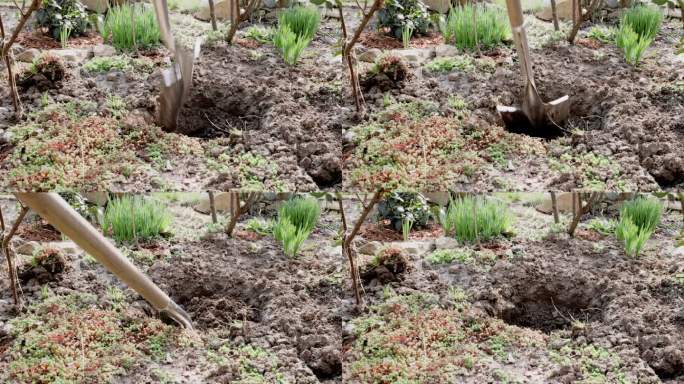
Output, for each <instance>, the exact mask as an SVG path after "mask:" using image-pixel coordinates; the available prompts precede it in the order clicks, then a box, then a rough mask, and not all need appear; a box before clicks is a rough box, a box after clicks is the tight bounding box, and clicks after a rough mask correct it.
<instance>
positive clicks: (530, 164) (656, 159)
mask: <svg viewBox="0 0 684 384" xmlns="http://www.w3.org/2000/svg"><path fill="white" fill-rule="evenodd" d="M10 3H11V2H10ZM191 3H192V2H185V1H184V2H182V3H181V4H179V3H178V2H175V3H173V2H172V4H171V5H172V10H171V11H170V17H171V29H172V31H173V32H174V36H177V37H179V43H178V44H179V47H180V46H183V47H185V48H187V49H189V50H192V47H193V44H194V41H195V39H203V40H204V41H205V42H207V44H203V45H202V47H201V49H200V51H199V53H198V56H197V58H196V59H195V62H194V64H195V65H194V71H193V81H192V87H191V88H190V90H189V92H188V95H187V96H188V99H187V102H186V103H185V105H183V106H182V108H180V111H179V116H178V124H177V126H176V127H175V128H171V127H167V128H166V129H169V130H172V129H175V130H176V131H175V132H173V133H176V134H182V135H185V136H189V137H190V139H191V141H194V142H195V143H196V146H197V147H201V154H200V155H199V157H197V156H195V155H197V152H194V151H188V152H186V153H184V154H180V155H181V156H180V158H178V160H179V161H178V162H176V161H170V162H167V161H166V160H168V159H163V158H162V159H159V158H158V156H148V155H147V154H146V153H145V152H144V151H140V152H139V153H138V152H137V151H136V157H138V155H139V156H141V157H149V158H150V160H152V161H144V160H143V161H142V162H134V164H133V165H132V168H134V169H131V170H130V174H132V175H135V176H134V177H120V178H118V180H117V183H113V184H112V183H109V184H107V185H115V186H116V187H122V188H124V189H127V190H139V189H140V188H143V187H144V188H143V189H145V190H155V189H156V188H157V187H161V188H167V187H168V188H177V189H179V190H186V189H207V188H212V189H228V188H264V189H268V190H270V191H278V190H280V191H292V190H301V191H312V190H316V189H327V188H332V187H336V186H342V185H344V186H345V189H359V190H362V191H369V190H373V189H374V188H375V187H376V186H377V185H379V184H383V183H386V184H387V186H389V187H394V186H397V187H399V186H401V187H411V189H413V190H415V191H419V190H442V189H445V188H449V189H455V190H467V191H482V190H549V189H554V190H572V189H577V188H583V189H610V190H624V191H630V190H637V189H638V190H644V191H652V190H658V189H668V190H669V189H673V190H676V189H677V188H678V187H679V185H680V184H681V180H683V175H684V166H683V165H682V163H681V162H680V161H678V159H679V157H678V156H677V155H678V152H677V151H676V150H675V149H676V148H677V145H671V144H670V143H679V142H681V137H680V136H679V135H678V132H679V121H680V119H679V117H680V116H681V114H682V103H681V98H680V97H679V95H680V94H681V93H678V91H677V84H679V83H681V82H682V81H684V79H682V78H681V74H680V71H678V70H677V69H678V68H679V61H680V59H679V58H678V56H677V55H678V53H677V52H678V50H679V48H678V45H679V44H680V41H681V39H682V37H681V36H680V34H681V22H680V20H679V19H678V18H675V17H673V16H678V13H676V12H675V13H673V12H672V10H667V11H666V10H665V9H664V8H662V7H661V8H657V7H655V6H653V5H652V4H648V5H647V6H642V5H639V7H635V8H634V9H632V8H631V7H624V8H622V7H618V8H617V9H613V8H609V7H608V5H612V4H608V5H606V4H600V6H596V7H594V6H593V5H592V4H590V5H592V7H589V8H592V9H591V12H587V13H585V16H586V18H587V20H583V22H581V23H575V25H577V28H578V33H577V36H578V38H577V39H573V43H568V42H566V41H567V40H566V39H564V38H563V37H566V35H567V34H568V28H569V27H570V25H569V24H571V23H570V22H569V21H568V20H564V15H563V12H564V9H562V6H565V5H562V4H561V5H559V6H558V8H559V9H557V13H558V14H560V16H561V21H560V26H559V28H555V27H554V25H553V21H552V20H551V18H550V17H548V15H547V13H548V12H550V10H549V9H548V7H547V5H545V4H542V2H538V1H533V2H532V1H525V2H524V3H523V4H522V5H523V9H525V12H524V25H525V29H526V34H527V36H528V40H529V45H530V56H531V59H532V61H533V63H534V71H535V82H536V85H537V88H538V90H539V92H540V95H541V96H542V99H544V100H550V99H553V98H555V97H557V96H561V95H565V94H567V95H569V96H570V97H571V99H572V101H573V102H572V107H571V111H570V116H569V118H568V120H567V121H565V122H562V123H561V124H558V125H559V126H560V128H559V129H558V137H553V138H536V137H527V136H526V135H525V133H526V131H524V130H523V131H522V132H521V133H517V134H509V133H510V132H507V129H506V128H507V127H506V126H505V125H504V123H503V120H502V119H501V116H500V114H499V113H498V112H497V106H504V105H505V106H513V105H519V104H520V102H521V95H523V94H524V88H523V84H522V81H521V80H522V78H521V73H520V70H519V68H518V64H519V60H518V59H517V54H516V53H515V49H514V44H512V41H511V36H510V33H509V31H508V30H507V29H508V21H507V20H506V19H505V17H504V18H503V19H501V20H499V19H500V15H504V16H505V9H504V8H505V7H504V5H505V4H503V3H501V2H495V3H496V4H487V5H485V6H483V5H482V4H478V5H475V7H476V8H472V7H473V5H472V4H471V5H468V4H466V5H465V7H461V6H460V4H459V5H458V6H457V5H456V4H454V9H453V10H446V9H443V10H442V11H443V12H442V13H441V14H440V13H439V11H437V10H434V9H428V10H427V11H425V12H423V11H422V9H423V7H422V6H423V5H424V6H425V7H428V6H429V8H437V7H438V6H439V5H438V4H422V3H421V2H415V3H411V2H409V3H406V4H404V3H402V2H394V3H392V2H390V3H387V4H385V2H384V1H381V0H377V1H373V2H369V3H368V4H365V3H361V2H359V4H355V3H354V4H351V5H349V4H343V6H342V7H341V8H340V7H338V6H337V4H336V3H334V2H333V1H327V2H323V3H321V2H319V1H317V3H321V4H320V5H319V6H320V8H313V7H312V8H309V7H311V5H307V4H297V6H296V7H293V6H294V4H286V6H285V7H282V8H278V7H276V9H271V8H268V9H267V6H270V3H269V4H265V3H264V6H263V7H261V8H260V9H252V8H253V5H255V4H256V2H249V4H243V5H244V7H242V8H243V11H241V15H240V16H239V18H238V19H239V20H238V21H237V22H232V23H230V29H231V30H234V32H235V35H234V36H235V38H234V39H232V40H231V42H230V43H228V42H226V41H225V40H226V38H227V37H226V31H225V29H226V28H223V29H221V30H216V31H214V30H213V27H212V25H211V22H210V21H203V20H204V19H205V18H206V17H205V16H206V13H207V12H208V10H207V7H206V5H205V4H200V3H198V2H197V3H193V4H191ZM594 3H595V4H597V3H600V2H598V1H597V2H594ZM38 4H39V2H38ZM324 4H325V6H326V9H325V10H324V9H323V7H322V5H324ZM421 4H422V5H421ZM282 5H285V4H282ZM302 5H304V7H302ZM364 5H365V6H364ZM398 5H400V6H401V8H400V7H399V6H398ZM17 6H21V4H19V3H17V4H16V5H15V4H9V5H7V4H6V3H3V5H2V6H1V7H0V13H1V14H2V17H3V25H4V26H5V27H6V28H5V30H6V31H5V41H6V42H11V43H12V44H11V45H12V47H11V51H12V52H11V53H12V55H11V57H9V56H7V57H5V56H4V55H3V58H2V60H9V61H11V62H12V63H14V64H12V65H9V66H8V65H6V64H3V68H4V69H7V71H4V72H3V73H5V72H7V74H6V75H5V74H3V76H6V77H3V80H10V79H13V80H16V81H10V86H9V87H2V90H1V91H0V93H1V94H2V95H1V96H0V129H1V130H2V131H3V133H2V134H0V138H2V139H0V145H3V147H2V153H7V154H8V155H7V156H0V173H2V175H3V176H4V177H2V178H0V179H2V180H3V181H7V180H10V178H8V177H6V176H7V175H8V174H9V172H11V170H12V168H15V167H16V164H17V163H16V162H15V161H14V160H16V159H17V158H18V157H17V156H15V155H16V154H15V150H17V151H20V150H21V148H18V147H17V146H16V145H15V144H14V143H16V141H14V140H12V137H11V136H12V135H11V132H13V130H14V128H15V127H17V126H23V125H24V123H26V122H27V120H26V118H27V117H29V118H30V116H23V117H22V113H21V111H22V110H21V108H20V107H21V104H25V105H26V108H25V110H27V111H32V112H33V111H37V110H39V109H41V108H44V106H46V105H48V104H50V103H59V104H63V103H69V102H76V103H85V102H94V103H96V104H97V105H96V106H94V107H93V108H90V110H89V111H88V115H90V116H88V117H114V118H115V119H116V120H118V121H121V122H122V123H125V120H128V119H129V118H132V117H135V118H137V119H142V120H144V121H145V123H146V124H147V125H149V126H152V125H159V124H160V123H161V122H162V121H163V120H161V119H160V116H159V113H160V111H161V108H160V103H159V100H160V99H159V92H160V83H161V79H160V77H159V72H158V71H160V70H163V69H166V68H168V66H169V65H170V63H171V62H172V61H173V59H172V58H171V56H172V53H171V52H170V51H168V50H165V49H164V48H162V47H161V46H158V45H157V46H151V47H147V46H148V45H153V44H157V42H158V36H157V33H158V32H157V28H156V27H154V24H155V19H154V14H153V13H154V12H152V7H150V6H147V7H140V9H138V8H139V5H129V6H131V7H133V9H134V11H133V12H129V14H128V16H130V15H133V16H134V21H132V22H129V19H130V17H128V16H126V15H124V14H123V13H124V12H125V11H124V10H123V8H122V9H119V8H116V6H113V9H112V12H110V24H111V25H112V26H114V25H118V24H117V23H118V22H121V23H125V25H124V24H122V25H121V26H120V27H116V28H110V29H111V31H110V32H107V31H106V30H107V26H106V20H105V19H106V18H107V17H105V16H102V17H101V20H99V19H100V18H98V17H91V25H90V26H89V27H88V28H87V30H86V33H85V34H83V35H78V34H76V33H74V32H73V31H67V32H69V33H66V32H65V33H61V32H62V31H60V34H59V35H60V36H57V37H58V38H59V39H60V40H63V41H61V42H58V41H57V40H55V38H54V37H53V36H50V35H48V34H46V33H34V32H35V31H31V30H28V28H25V27H26V26H27V25H28V26H29V27H32V26H31V25H30V24H31V22H30V21H29V22H28V23H29V24H26V23H24V22H23V21H22V19H24V17H23V16H22V13H19V14H17V9H16V8H17ZM224 6H225V4H218V3H217V4H216V9H215V10H214V11H215V12H216V13H219V20H221V19H223V20H226V19H224V17H225V16H226V15H221V14H220V13H225V11H226V9H224V8H222V7H224ZM27 7H30V5H27ZM27 7H24V8H26V9H24V10H23V11H22V12H23V14H24V15H25V14H26V13H25V12H24V11H27V10H28V8H27ZM124 7H125V5H124ZM290 8H292V9H290ZM300 8H301V9H300ZM538 8H542V9H538ZM585 8H587V6H586V5H585ZM594 8H595V9H594ZM409 9H414V10H416V11H415V12H414V11H409ZM119 11H120V12H121V13H122V16H121V17H119V18H115V17H114V16H115V15H116V14H117V12H119ZM359 11H362V15H361V19H360V20H357V19H359ZM376 11H378V12H379V13H378V14H376V13H375V12H376ZM385 11H387V12H389V11H391V12H393V14H392V15H391V17H390V19H391V23H392V25H393V26H389V25H388V26H385V27H383V26H380V28H378V24H382V23H381V22H380V21H381V20H379V19H381V18H382V17H383V16H382V15H385ZM289 13H292V15H293V16H290V20H289V21H286V20H285V19H286V18H288V16H283V23H279V20H278V19H279V17H281V15H287V14H289ZM295 13H301V15H300V16H297V15H295ZM324 13H325V15H324ZM426 13H427V17H425V16H426ZM589 13H591V14H592V15H593V16H592V17H589V16H590V15H589ZM195 15H196V16H197V18H196V17H195ZM497 15H499V16H497ZM623 15H624V22H623V28H620V19H621V17H623ZM414 16H415V20H414ZM138 17H140V18H142V20H137V19H136V18H138ZM473 18H474V21H473ZM583 19H584V17H583ZM116 20H118V21H117V22H115V21H116ZM146 20H147V21H150V22H149V23H148V22H147V21H146ZM297 20H299V21H297ZM494 20H498V21H494ZM658 20H659V23H660V27H659V28H657V27H656V28H654V26H657V24H658ZM343 21H344V25H343ZM409 21H411V22H409ZM423 21H425V22H423ZM499 21H500V22H499ZM18 23H19V24H21V25H19V24H18ZM279 24H282V25H283V27H282V28H280V27H279ZM285 24H288V25H290V26H289V27H287V28H286V27H285V26H284V25H285ZM412 24H416V25H412ZM490 24H491V25H490ZM418 25H421V27H419V26H418ZM422 25H429V27H427V28H426V29H425V32H424V33H423V29H422ZM15 26H22V28H19V29H20V31H19V32H18V33H17V34H16V35H15V33H14V27H15ZM148 26H150V28H148ZM302 26H306V27H302ZM316 26H318V27H317V28H315V27H316ZM440 26H441V27H442V28H441V29H440ZM627 26H629V28H628V27H627ZM225 27H227V24H226V25H225ZM312 27H313V28H312ZM573 27H574V26H573ZM288 28H289V32H288ZM392 29H394V31H392ZM478 29H479V30H480V32H479V33H478V32H477V30H478ZM630 29H631V31H632V32H629V30H630ZM96 30H97V33H95V32H96ZM42 31H43V32H47V31H46V30H42ZM116 31H120V32H116ZM147 31H149V32H150V33H148V32H147ZM276 31H278V33H276ZM311 31H318V32H314V33H313V34H312V32H311ZM449 31H452V32H449ZM454 31H456V32H454ZM473 31H475V32H473ZM652 31H659V32H657V33H656V34H655V36H652V35H653V32H652ZM100 32H104V33H105V37H104V38H102V34H101V33H100ZM442 32H444V34H443V33H442ZM485 32H487V33H485ZM489 32H491V33H492V35H488V33H489ZM107 33H108V34H107ZM136 33H137V34H139V35H140V34H142V35H141V36H138V38H136V39H135V40H132V39H131V40H129V41H125V42H123V43H122V44H121V46H119V44H118V43H115V40H118V39H117V38H115V36H114V35H117V36H119V35H120V36H123V37H127V38H129V39H130V38H131V37H132V35H133V34H136ZM68 34H70V36H67V35H68ZM635 34H636V35H638V36H640V37H638V38H635ZM274 35H276V37H277V38H276V39H275V42H276V45H277V46H275V45H274V44H273V42H274ZM300 35H301V37H300ZM642 35H643V37H641V36H642ZM145 36H152V37H151V38H150V39H148V38H147V37H145ZM67 37H68V38H67ZM457 37H458V38H463V39H464V40H463V41H462V42H459V41H457V40H458V39H457ZM445 38H446V39H445ZM648 38H650V39H651V42H650V45H648V44H647V42H648ZM147 40H150V44H148V42H147ZM616 40H617V42H618V43H619V45H620V47H618V48H616V46H615V44H614V42H616ZM307 41H308V43H306V42H307ZM490 41H491V44H490ZM134 42H135V44H133V43H134ZM61 43H63V44H61ZM113 44H115V45H117V46H118V48H120V49H117V48H115V49H117V51H118V53H119V54H121V53H125V54H126V55H129V56H130V59H131V60H130V62H129V63H128V65H126V63H124V59H123V58H122V56H118V55H116V53H115V52H114V51H112V49H111V48H112V47H111V46H112V45H113ZM63 46H66V49H65V48H63ZM124 46H125V48H123V47H124ZM466 46H467V47H470V48H466ZM647 46H648V47H647ZM8 47H9V45H8V44H6V45H5V49H4V51H6V52H9V50H10V48H8ZM136 47H137V48H138V49H137V50H136V49H135V48H136ZM148 48H151V49H148ZM625 51H626V56H627V59H628V60H629V61H630V62H631V63H633V64H635V66H631V65H630V63H626V62H625V61H626V60H623V59H620V60H619V61H618V62H616V60H617V59H618V57H620V56H622V57H624V56H625ZM339 52H342V57H341V58H340V57H339V56H338V54H339ZM45 54H50V55H53V56H56V57H59V58H60V60H62V62H63V64H64V66H65V69H66V70H65V73H64V74H65V77H64V78H63V79H62V80H60V81H51V80H49V79H47V80H46V79H43V77H42V76H41V75H40V74H35V75H31V76H30V78H29V79H25V78H24V77H23V74H25V73H26V69H27V68H30V63H31V62H32V61H33V59H35V58H36V57H39V56H43V55H45ZM112 55H113V56H112ZM126 57H128V56H126ZM281 57H282V59H281ZM656 59H657V60H656ZM138 60H141V61H144V63H141V64H142V65H138V64H137V63H136V62H137V61H138ZM294 63H296V65H291V64H294ZM376 64H377V65H376ZM217 68H218V69H217ZM229 68H230V70H229ZM8 71H9V72H12V73H11V74H10V73H9V72H8ZM17 74H19V77H17V76H16V75H17ZM356 79H358V81H357V80H356ZM23 80H26V81H23ZM14 82H16V83H20V84H17V85H18V88H17V92H16V93H15V92H13V91H12V88H13V87H12V85H11V84H12V83H14ZM292 84H295V85H296V86H293V85H292ZM635 84H637V85H638V86H639V91H635V89H634V86H635ZM226 89H230V90H231V91H230V92H227V91H226ZM642 92H643V94H642ZM617 100H620V102H616V101H617ZM122 103H124V104H125V105H126V107H125V108H122V107H121V106H122ZM15 104H16V108H15V106H14V105H15ZM409 104H426V105H433V106H434V108H433V110H432V112H431V113H430V114H429V115H428V116H425V118H424V119H418V120H414V121H409V120H405V121H403V122H396V123H397V125H396V126H395V127H391V128H390V127H387V126H386V125H390V124H388V122H387V121H385V120H384V119H383V118H382V117H381V116H382V115H383V112H384V111H385V110H391V109H396V108H401V106H404V105H409ZM6 108H10V109H9V110H7V109H6ZM15 109H16V111H15ZM635 110H636V111H639V113H632V112H630V111H635ZM111 112H114V113H111ZM400 112H404V111H400ZM114 115H115V116H114ZM599 116H602V117H601V118H599ZM428 118H429V119H428ZM452 120H454V121H452ZM455 120H457V121H455ZM373 123H377V125H382V126H383V127H381V129H378V130H376V131H374V133H373V135H371V136H367V135H365V133H366V132H365V129H366V128H369V126H370V125H371V124H373ZM164 124H170V123H169V122H165V123H164ZM440 125H449V126H451V127H452V129H451V131H450V132H447V133H446V134H444V135H440V133H441V132H440V131H439V130H438V128H437V126H440ZM420 126H423V128H424V129H423V128H420ZM649 127H657V129H650V128H649ZM121 132H123V130H122V131H120V132H119V133H120V134H119V136H121ZM516 132H519V131H516ZM48 136H49V135H48ZM156 137H157V139H158V140H159V141H160V143H159V145H158V146H164V143H165V142H166V141H167V140H168V139H167V135H166V134H160V135H156ZM426 137H429V138H430V139H431V140H432V138H433V137H440V138H443V140H442V141H441V142H440V143H435V145H427V144H429V141H430V140H428V141H425V140H424V139H425V138H426ZM46 139H47V138H46ZM366 139H369V140H366ZM403 139H406V140H403ZM483 139H484V140H483ZM86 141H87V140H86ZM170 141H175V140H174V139H173V138H172V139H171V140H170ZM421 143H425V144H426V145H422V144H421ZM392 146H396V148H393V147H392ZM405 146H407V147H408V148H409V150H408V151H406V152H402V151H403V148H404V147H405ZM126 147H127V146H126V145H124V146H123V148H126ZM153 147H154V146H153ZM376 150H377V151H376ZM53 151H55V152H57V150H56V149H53ZM391 151H394V152H399V153H398V154H392V153H391ZM155 152H156V151H152V155H155ZM378 152H381V153H378ZM58 156H60V155H59V154H55V157H58ZM91 156H92V157H98V156H99V152H98V151H88V152H85V154H84V157H91ZM162 157H163V156H162ZM426 158H427V160H425V159H426ZM89 160H90V159H86V160H85V161H84V162H85V163H89ZM174 160H176V159H174ZM151 163H153V164H154V166H152V168H150V167H148V166H149V165H150V164H151ZM417 168H422V170H420V171H417V170H416V169H417ZM427 168H431V169H436V172H435V174H436V175H437V176H436V177H434V178H432V177H431V175H430V174H429V172H427V170H426V169H427ZM124 173H126V174H128V173H129V172H121V173H119V174H124Z"/></svg>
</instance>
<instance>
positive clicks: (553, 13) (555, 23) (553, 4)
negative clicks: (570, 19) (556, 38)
mask: <svg viewBox="0 0 684 384" xmlns="http://www.w3.org/2000/svg"><path fill="white" fill-rule="evenodd" d="M551 17H552V18H553V29H554V30H555V31H558V30H560V27H559V26H558V14H557V13H556V0H551Z"/></svg>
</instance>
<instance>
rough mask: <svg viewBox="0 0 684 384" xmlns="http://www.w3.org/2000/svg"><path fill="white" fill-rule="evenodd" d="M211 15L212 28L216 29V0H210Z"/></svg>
mask: <svg viewBox="0 0 684 384" xmlns="http://www.w3.org/2000/svg"><path fill="white" fill-rule="evenodd" d="M209 17H210V18H211V30H212V31H216V30H218V27H217V26H216V13H215V12H214V0H209Z"/></svg>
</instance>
